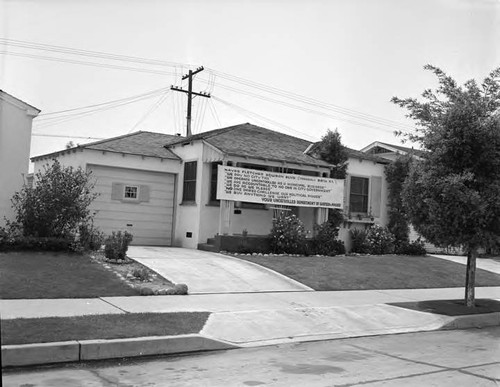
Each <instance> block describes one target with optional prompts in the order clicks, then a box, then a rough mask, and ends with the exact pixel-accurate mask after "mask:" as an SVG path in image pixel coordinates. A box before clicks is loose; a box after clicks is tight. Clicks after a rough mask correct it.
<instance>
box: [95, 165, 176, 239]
mask: <svg viewBox="0 0 500 387" xmlns="http://www.w3.org/2000/svg"><path fill="white" fill-rule="evenodd" d="M87 169H88V170H91V171H92V176H93V177H94V178H95V179H96V186H95V191H96V192H98V193H99V197H97V198H96V199H95V200H94V202H93V203H92V205H91V210H92V211H93V212H95V218H94V220H95V224H96V225H97V226H98V227H99V228H100V229H101V230H102V231H103V232H104V233H105V234H106V235H108V234H111V232H112V231H118V230H122V231H124V230H126V231H129V232H130V233H132V235H133V236H134V239H133V241H132V244H134V245H149V246H171V244H172V233H173V217H174V197H175V174H171V173H161V172H151V171H146V170H139V169H131V168H117V167H109V166H103V165H92V164H89V165H87Z"/></svg>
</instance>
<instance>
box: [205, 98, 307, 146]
mask: <svg viewBox="0 0 500 387" xmlns="http://www.w3.org/2000/svg"><path fill="white" fill-rule="evenodd" d="M213 98H214V100H215V101H218V102H220V103H222V104H224V105H226V106H228V107H230V108H232V109H233V110H236V111H237V112H239V113H240V114H242V113H243V115H246V116H247V117H251V118H256V119H258V120H259V121H261V122H267V123H271V124H272V125H274V126H277V127H280V128H282V129H284V130H286V131H288V132H293V133H295V134H298V135H301V136H303V137H309V138H310V139H313V140H314V141H317V139H316V138H314V137H312V136H310V135H309V134H307V133H304V132H301V131H299V130H296V129H293V128H291V127H290V126H288V125H285V124H282V123H280V122H278V121H275V120H272V119H270V118H267V117H264V116H263V115H261V114H258V113H255V112H252V111H250V110H248V109H245V108H243V107H241V106H238V105H236V104H234V103H231V102H229V101H225V100H223V99H221V98H218V97H213Z"/></svg>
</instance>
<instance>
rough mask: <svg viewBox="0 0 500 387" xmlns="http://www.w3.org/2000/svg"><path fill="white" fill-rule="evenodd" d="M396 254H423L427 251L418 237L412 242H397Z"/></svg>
mask: <svg viewBox="0 0 500 387" xmlns="http://www.w3.org/2000/svg"><path fill="white" fill-rule="evenodd" d="M395 252H396V254H405V255H425V254H427V251H426V250H425V247H424V243H423V242H422V241H421V240H420V238H418V239H417V240H415V241H413V242H404V243H399V244H398V245H397V246H396V250H395Z"/></svg>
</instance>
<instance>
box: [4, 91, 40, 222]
mask: <svg viewBox="0 0 500 387" xmlns="http://www.w3.org/2000/svg"><path fill="white" fill-rule="evenodd" d="M32 120H33V115H30V114H28V112H27V110H26V109H23V108H21V107H18V106H15V105H12V104H11V103H10V102H7V101H5V100H3V99H1V98H0V166H1V168H0V186H1V187H2V189H0V226H4V225H5V222H4V217H6V218H7V219H9V220H13V218H14V215H15V214H14V211H13V210H12V207H11V205H12V203H11V201H10V200H11V198H12V196H13V195H14V193H15V192H17V191H20V190H21V188H22V186H23V184H24V182H25V178H26V175H27V174H28V167H29V156H30V142H31V125H32Z"/></svg>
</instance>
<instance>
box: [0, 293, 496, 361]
mask: <svg viewBox="0 0 500 387" xmlns="http://www.w3.org/2000/svg"><path fill="white" fill-rule="evenodd" d="M463 293H464V289H463V288H445V289H403V290H399V289H397V290H360V291H338V292H311V291H303V292H269V293H226V294H199V295H188V296H149V297H144V296H142V297H104V298H100V299H72V300H68V299H63V300H0V311H1V312H2V319H14V318H31V317H52V316H65V317H67V316H81V315H88V314H109V313H118V314H119V313H134V312H135V313H137V312H180V311H208V312H212V314H211V315H210V317H209V319H208V321H207V323H206V324H205V327H204V328H203V329H202V331H201V332H200V333H199V334H198V335H184V336H173V337H152V338H151V337H149V338H135V339H119V340H89V341H86V342H84V341H73V342H65V343H48V344H31V345H20V346H4V347H3V348H2V360H3V365H4V366H6V365H29V364H43V363H48V362H58V361H79V360H80V361H81V360H90V359H104V358H113V357H122V356H143V355H153V354H166V353H181V352H189V351H197V350H198V351H199V350H214V349H229V348H234V347H247V346H259V345H269V344H278V343H286V342H296V341H310V340H326V339H333V338H347V337H360V336H369V335H382V334H394V333H404V332H418V331H429V330H437V329H450V328H470V327H479V326H487V325H500V313H490V314H483V315H474V316H460V317H449V316H443V315H436V314H431V313H424V312H418V311H414V310H408V309H404V308H399V307H395V306H391V305H387V303H392V302H402V301H424V300H433V299H461V298H463ZM476 297H477V298H490V299H495V300H499V301H500V287H478V288H476Z"/></svg>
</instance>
